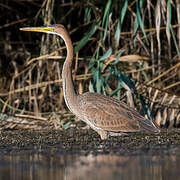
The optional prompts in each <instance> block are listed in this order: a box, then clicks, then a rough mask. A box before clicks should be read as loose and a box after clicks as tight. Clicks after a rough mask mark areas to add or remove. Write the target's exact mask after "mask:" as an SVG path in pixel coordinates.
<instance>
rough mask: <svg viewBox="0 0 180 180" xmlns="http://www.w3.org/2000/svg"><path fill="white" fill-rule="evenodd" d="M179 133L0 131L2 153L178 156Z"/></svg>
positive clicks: (76, 130) (0, 149)
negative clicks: (105, 136)
mask: <svg viewBox="0 0 180 180" xmlns="http://www.w3.org/2000/svg"><path fill="white" fill-rule="evenodd" d="M179 147H180V130H178V129H172V130H162V132H161V133H160V134H158V135H151V134H142V133H133V134H131V133H130V134H127V135H124V136H119V137H110V138H109V139H108V140H105V141H103V140H101V139H100V137H99V135H98V134H97V133H96V132H94V131H93V130H91V129H76V128H70V129H68V130H64V131H63V130H43V131H25V130H23V131H22V130H18V131H1V132H0V153H10V152H18V151H19V150H30V149H34V150H35V151H39V152H47V151H48V150H49V149H51V151H52V150H53V153H56V152H57V153H62V154H76V153H78V154H89V153H92V154H94V155H96V154H119V155H136V154H150V155H157V154H162V153H164V154H169V153H170V154H177V155H180V151H179Z"/></svg>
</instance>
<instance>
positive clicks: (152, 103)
mask: <svg viewBox="0 0 180 180" xmlns="http://www.w3.org/2000/svg"><path fill="white" fill-rule="evenodd" d="M158 93H159V90H158V89H156V90H155V93H154V96H153V98H152V101H151V105H150V109H151V110H152V107H153V105H154V102H155V100H156V97H157V95H158Z"/></svg>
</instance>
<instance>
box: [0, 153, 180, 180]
mask: <svg viewBox="0 0 180 180" xmlns="http://www.w3.org/2000/svg"><path fill="white" fill-rule="evenodd" d="M179 167H180V157H179V156H175V155H158V156H152V155H136V156H120V155H111V154H99V155H96V156H94V155H92V154H89V155H87V156H85V155H78V154H75V155H72V154H65V155H62V153H59V154H58V153H55V154H54V153H53V151H48V152H36V151H30V150H28V151H22V152H18V153H17V152H15V153H11V154H6V155H1V156H0V179H18V180H20V179H27V180H29V179H40V180H41V179H43V180H50V179H53V180H56V179H66V180H69V179H70V180H81V179H87V180H88V179H95V180H99V179H104V180H106V179H115V180H116V179H138V180H139V179H143V180H146V179H158V180H159V179H170V178H176V179H177V177H180V172H179Z"/></svg>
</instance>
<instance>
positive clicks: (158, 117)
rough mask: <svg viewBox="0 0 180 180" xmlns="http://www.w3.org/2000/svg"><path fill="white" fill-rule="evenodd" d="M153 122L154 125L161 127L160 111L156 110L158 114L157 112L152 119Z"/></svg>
mask: <svg viewBox="0 0 180 180" xmlns="http://www.w3.org/2000/svg"><path fill="white" fill-rule="evenodd" d="M154 121H155V123H156V124H157V125H158V126H160V125H161V121H162V117H161V112H160V110H158V112H157V114H156V116H155V118H154Z"/></svg>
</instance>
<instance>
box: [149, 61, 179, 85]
mask: <svg viewBox="0 0 180 180" xmlns="http://www.w3.org/2000/svg"><path fill="white" fill-rule="evenodd" d="M179 66H180V62H178V63H177V64H175V65H174V66H173V67H171V68H169V69H168V70H167V71H165V72H163V73H162V74H160V75H159V76H157V77H155V78H154V79H152V80H151V81H149V82H148V83H147V85H149V84H152V83H153V82H155V81H157V80H158V79H160V78H162V77H163V76H165V75H166V74H168V73H169V72H170V71H172V70H174V69H176V68H178V67H179Z"/></svg>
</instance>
